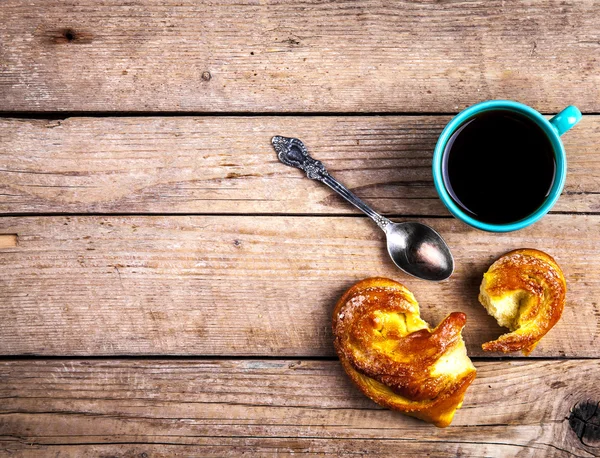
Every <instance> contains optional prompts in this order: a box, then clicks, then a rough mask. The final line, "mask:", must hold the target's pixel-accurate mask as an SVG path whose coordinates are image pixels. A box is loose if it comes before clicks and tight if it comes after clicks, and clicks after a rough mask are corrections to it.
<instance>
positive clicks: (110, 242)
mask: <svg viewBox="0 0 600 458" xmlns="http://www.w3.org/2000/svg"><path fill="white" fill-rule="evenodd" d="M423 221H424V222H425V223H428V224H430V225H432V226H433V227H434V228H436V229H437V230H438V231H440V232H441V234H442V235H443V236H444V237H445V238H446V240H447V241H448V243H449V245H450V247H451V248H452V250H453V253H454V256H455V259H456V271H455V274H454V275H453V277H452V278H451V280H450V281H445V282H442V283H430V282H425V281H422V280H417V279H414V278H409V277H408V276H407V275H405V274H403V273H401V272H400V271H399V270H398V269H397V268H395V267H394V266H393V265H392V263H391V261H390V260H389V259H388V257H387V253H386V249H385V245H384V241H383V233H381V232H380V231H379V229H377V227H376V226H375V225H373V224H372V223H371V222H370V221H369V220H367V219H366V218H354V217H241V218H239V217H235V216H205V217H201V216H197V217H183V216H182V217H158V216H157V217H139V216H138V217H19V218H11V217H5V218H1V219H0V233H8V234H17V235H18V240H19V243H18V246H16V247H12V248H2V249H1V250H0V253H1V256H0V292H1V294H0V335H2V339H0V354H16V355H20V354H39V355H84V356H85V355H127V354H131V355H140V354H152V355H177V354H179V355H274V356H290V357H296V356H300V357H302V356H319V357H320V356H332V355H333V354H334V352H333V346H332V337H331V329H330V326H331V324H330V318H331V312H332V310H333V306H334V304H335V302H336V300H337V299H338V298H339V296H340V295H341V294H342V292H343V291H344V290H345V289H346V288H348V287H349V286H350V285H352V284H353V283H354V282H356V281H358V280H359V279H362V278H365V277H369V276H377V275H380V276H387V277H390V278H394V279H398V280H399V281H401V282H403V283H404V284H405V285H406V286H407V287H408V288H409V289H410V290H411V291H413V292H414V294H415V296H416V298H417V300H418V301H419V302H420V304H421V310H422V316H423V317H424V319H426V320H428V321H429V322H430V323H431V324H434V325H435V324H437V323H438V322H439V321H440V320H441V319H442V318H443V317H444V316H446V315H447V314H448V313H450V312H452V311H463V312H465V313H466V314H467V316H468V322H467V327H466V329H465V332H464V335H465V338H466V341H467V344H468V349H469V352H470V354H471V355H481V354H482V351H481V348H480V345H481V344H482V343H483V342H486V341H489V340H492V339H493V338H495V337H497V336H498V335H500V334H501V333H503V332H505V331H506V330H505V329H504V330H503V329H502V328H500V327H499V326H498V325H497V324H496V322H495V321H494V320H493V319H492V318H491V317H489V316H488V315H487V314H486V312H485V310H484V309H483V307H482V306H481V305H480V304H479V303H478V301H477V295H478V291H479V284H480V282H481V278H482V274H483V272H484V271H485V270H487V268H488V267H489V265H490V264H491V263H492V262H493V261H494V260H495V259H496V257H498V256H499V255H501V254H503V253H505V252H507V251H509V250H512V249H516V248H522V247H534V248H538V249H541V250H543V251H546V252H548V253H550V254H551V255H553V256H554V257H555V258H556V259H557V261H558V263H559V264H560V265H561V267H562V269H563V271H564V273H565V276H566V278H567V282H568V293H567V304H566V307H565V311H564V313H563V317H562V319H561V321H560V322H559V323H558V324H557V325H556V326H555V328H554V329H552V330H551V331H550V332H549V334H548V335H547V336H546V337H545V338H544V339H543V340H542V342H541V343H540V345H539V347H538V348H537V349H536V351H535V352H534V355H535V356H568V357H598V356H600V305H599V303H598V297H597V292H598V291H600V275H598V273H599V272H598V269H599V267H598V266H600V244H599V243H598V238H597V235H598V233H599V232H600V216H593V215H589V216H586V215H548V216H547V217H546V218H544V219H543V220H542V221H540V222H539V223H537V224H535V225H534V226H532V227H530V228H527V229H524V230H522V231H518V232H515V233H508V234H489V233H485V232H481V231H477V230H474V229H470V228H468V227H467V226H465V225H464V224H462V223H460V222H458V221H457V220H454V219H429V220H427V219H426V220H423Z"/></svg>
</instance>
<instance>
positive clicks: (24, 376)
mask: <svg viewBox="0 0 600 458" xmlns="http://www.w3.org/2000/svg"><path fill="white" fill-rule="evenodd" d="M475 364H476V366H477V370H478V374H477V378H476V380H475V382H474V383H473V385H472V386H471V387H470V388H469V390H468V391H467V396H466V398H465V402H464V404H463V407H462V409H461V410H459V411H458V412H457V414H456V416H455V419H454V422H453V423H452V425H451V426H450V427H448V428H446V429H438V428H435V427H433V426H431V425H428V424H426V423H424V422H421V421H419V420H416V419H413V418H409V417H405V416H403V415H401V414H398V413H395V412H391V411H389V410H384V409H381V408H380V407H379V406H377V405H376V404H375V403H373V402H371V401H370V400H369V399H367V398H366V397H364V396H363V395H362V394H361V393H360V392H359V391H358V390H357V389H356V388H355V387H354V386H352V384H351V382H350V381H349V379H348V378H347V377H346V376H345V374H344V373H343V370H342V369H341V366H340V364H339V362H338V361H289V360H288V361H280V360H245V361H222V360H221V361H218V360H215V361H212V360H201V361H198V360H196V361H188V360H175V361H173V360H170V361H169V360H147V361H135V360H117V361H104V360H38V361H3V362H0V399H2V403H0V452H2V451H4V452H5V453H8V454H9V456H12V455H10V453H11V452H12V453H17V456H19V455H18V454H21V453H23V454H25V455H26V456H27V455H28V454H30V455H33V454H35V453H37V454H40V453H44V454H48V455H52V456H91V455H94V456H98V455H103V456H105V455H106V454H113V453H116V455H117V456H126V457H128V456H131V457H133V456H135V457H139V456H147V457H151V456H173V455H174V454H176V453H181V454H183V455H187V456H240V454H242V452H245V453H247V454H248V455H250V456H265V455H267V456H272V455H277V454H284V453H285V454H292V453H294V454H300V455H304V454H307V455H308V454H312V455H314V454H316V453H329V454H342V453H343V454H352V455H354V454H367V453H373V454H376V455H377V456H380V455H385V456H406V455H409V454H411V455H412V456H427V455H429V454H431V455H432V456H519V457H539V456H545V457H563V456H578V457H593V456H598V451H599V449H598V448H597V446H598V444H594V443H589V442H587V440H588V438H587V437H585V436H584V437H583V443H582V442H581V441H580V440H579V439H578V437H577V436H576V434H575V433H574V431H572V430H571V429H570V427H569V421H568V420H567V418H568V417H569V415H570V410H571V408H572V407H573V405H574V404H576V403H578V402H580V401H586V400H588V399H596V400H598V398H599V397H600V385H599V384H598V379H599V377H600V365H599V364H598V362H597V361H593V360H592V361H590V360H571V361H540V360H538V361H499V362H481V361H476V362H475ZM144 454H145V455H144Z"/></svg>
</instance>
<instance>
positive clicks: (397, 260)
mask: <svg viewBox="0 0 600 458" xmlns="http://www.w3.org/2000/svg"><path fill="white" fill-rule="evenodd" d="M385 234H386V237H387V250H388V253H389V255H390V258H392V261H394V264H396V266H398V267H399V268H400V269H402V270H403V271H404V272H406V273H407V274H410V275H412V276H414V277H417V278H422V279H424V280H430V281H441V280H445V279H446V278H448V277H450V275H452V272H453V271H454V258H453V257H452V253H451V252H450V249H449V248H448V245H446V242H444V239H443V238H442V236H441V235H440V234H438V233H437V232H436V231H435V230H433V229H432V228H431V227H429V226H427V225H425V224H421V223H417V222H414V221H411V222H406V223H392V222H390V224H388V225H387V226H386V227H385Z"/></svg>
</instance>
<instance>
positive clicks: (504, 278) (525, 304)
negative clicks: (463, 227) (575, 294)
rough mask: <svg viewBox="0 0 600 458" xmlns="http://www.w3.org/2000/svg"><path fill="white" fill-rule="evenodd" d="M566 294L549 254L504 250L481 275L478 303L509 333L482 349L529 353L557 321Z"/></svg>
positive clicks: (565, 284)
mask: <svg viewBox="0 0 600 458" xmlns="http://www.w3.org/2000/svg"><path fill="white" fill-rule="evenodd" d="M566 293H567V283H566V281H565V277H564V275H563V273H562V270H561V269H560V267H559V266H558V264H557V263H556V261H555V260H554V259H553V258H552V257H551V256H550V255H547V254H546V253H543V252H541V251H538V250H533V249H522V250H515V251H511V252H510V253H506V254H505V255H504V256H502V257H501V258H500V259H498V260H497V261H496V262H495V263H494V264H492V266H491V267H490V268H489V270H488V271H487V272H486V273H485V274H484V275H483V281H482V283H481V289H480V292H479V302H481V304H482V305H483V306H484V307H485V308H486V310H487V311H488V313H489V314H490V315H492V316H493V317H494V318H496V320H497V321H498V324H499V325H500V326H504V327H506V328H508V329H510V330H511V331H512V332H509V333H508V334H504V335H502V336H500V337H499V338H498V339H497V340H494V341H492V342H486V343H484V344H483V345H482V347H483V349H484V350H485V351H502V352H505V353H508V352H512V351H519V350H521V351H522V352H523V353H524V354H525V355H528V354H529V353H531V352H532V351H533V349H534V348H535V346H536V345H537V344H538V342H539V341H540V339H541V338H542V337H544V336H545V335H546V333H547V332H548V331H549V330H550V329H552V326H554V325H555V324H556V322H557V321H558V320H559V318H560V316H561V314H562V311H563V308H564V306H565V295H566Z"/></svg>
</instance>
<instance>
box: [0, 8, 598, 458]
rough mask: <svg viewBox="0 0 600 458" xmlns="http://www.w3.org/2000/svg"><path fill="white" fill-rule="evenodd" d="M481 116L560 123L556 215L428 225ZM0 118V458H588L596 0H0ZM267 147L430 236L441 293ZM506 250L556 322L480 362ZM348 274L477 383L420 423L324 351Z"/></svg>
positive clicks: (437, 215) (593, 349)
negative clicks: (532, 269) (533, 267)
mask: <svg viewBox="0 0 600 458" xmlns="http://www.w3.org/2000/svg"><path fill="white" fill-rule="evenodd" d="M494 98H507V99H515V100H519V101H521V102H524V103H526V104H529V105H531V106H533V107H534V108H536V109H538V110H540V111H541V112H542V113H544V114H548V115H549V114H552V113H556V112H557V111H558V110H560V109H562V108H564V107H565V106H566V105H569V104H574V105H577V106H578V107H579V108H580V109H581V111H582V112H583V113H584V118H583V121H582V122H581V123H580V125H578V126H577V127H576V128H575V129H573V131H571V132H569V133H568V134H567V135H565V137H564V143H565V146H566V149H567V152H568V160H569V166H568V167H569V170H568V178H567V183H566V187H565V190H564V192H563V195H562V197H561V198H560V200H559V202H558V204H557V205H556V207H555V208H554V211H553V212H552V213H551V214H549V215H548V216H546V217H545V218H544V219H543V220H542V221H540V222H539V223H537V224H535V225H534V226H532V227H530V228H527V229H525V230H522V231H519V232H515V233H509V234H489V233H484V232H480V231H477V230H474V229H471V228H469V227H467V226H466V225H464V224H462V223H460V222H459V221H457V220H456V219H454V218H452V217H451V216H450V214H449V213H448V211H447V210H446V209H445V208H444V207H443V205H442V204H441V202H440V200H439V199H438V197H437V195H436V193H435V190H434V187H433V184H432V178H431V171H430V163H431V157H432V151H433V147H434V145H435V142H436V139H437V137H438V135H439V134H440V132H441V130H442V128H443V126H444V125H445V123H447V122H448V120H449V119H450V118H451V117H452V115H453V114H455V113H457V112H458V111H459V110H461V109H462V108H464V107H466V106H469V105H471V104H473V103H475V102H478V101H481V100H486V99H494ZM0 110H2V113H1V116H2V117H1V118H0V212H1V213H2V216H1V218H0V234H1V235H0V354H2V358H1V360H0V454H1V455H3V456H57V457H58V456H60V457H71V456H72V457H83V456H118V457H144V458H146V457H156V456H175V455H177V456H204V457H208V456H240V455H247V456H275V455H287V454H296V455H321V454H332V455H366V454H370V453H372V454H377V455H378V456H385V455H389V456H401V455H409V456H413V457H420V456H426V455H431V456H458V455H460V456H527V457H541V456H578V457H592V456H599V455H600V434H599V433H600V431H599V430H600V427H599V426H595V425H597V424H598V423H599V422H600V412H596V415H595V416H594V415H593V414H594V411H595V410H598V409H597V407H596V406H597V402H598V401H599V400H600V380H599V377H600V276H599V274H600V155H599V154H598V153H599V151H598V145H599V144H600V116H599V114H600V4H599V3H598V2H595V1H593V0H581V1H560V2H559V1H553V0H531V1H528V2H511V1H504V0H502V1H500V0H488V1H483V0H481V1H472V2H471V1H467V2H463V1H452V0H451V1H433V0H431V1H425V0H423V1H418V2H412V1H406V2H385V1H369V0H364V1H360V2H321V1H316V0H307V1H302V2H298V1H291V0H266V1H261V2H255V1H250V0H240V1H239V2H232V1H228V0H216V1H204V2H202V1H191V0H146V1H128V2H124V1H116V0H102V1H94V0H78V1H66V2H63V1H57V0H31V1H27V2H26V1H22V0H3V1H2V4H1V5H0ZM275 134H281V135H288V136H295V137H299V138H301V139H302V140H304V141H305V143H306V144H307V145H308V146H309V148H310V151H311V153H312V154H313V155H314V156H315V157H316V158H317V159H320V160H322V161H323V162H324V163H325V164H326V165H327V166H328V167H329V169H330V170H331V171H332V173H334V174H335V175H336V176H337V177H339V179H340V180H341V181H343V182H344V183H346V184H347V185H348V186H349V187H350V188H352V189H353V190H354V191H355V192H356V194H358V195H359V196H360V197H362V198H364V199H365V200H366V201H368V202H369V203H371V204H372V205H373V206H374V207H375V208H377V209H379V210H382V211H383V212H384V213H385V214H386V215H389V216H390V217H392V218H397V219H399V220H404V219H406V218H408V217H410V218H411V219H416V220H419V221H424V222H426V223H427V224H430V225H432V226H433V227H434V228H436V229H438V230H439V231H440V232H441V233H442V234H443V235H444V237H445V238H446V240H447V241H448V242H449V244H450V246H451V248H452V250H453V252H454V254H455V258H456V261H457V268H456V272H455V274H454V275H453V277H452V279H451V280H450V281H445V282H442V283H439V284H434V283H427V282H424V281H418V280H415V279H413V278H409V277H408V276H406V275H404V274H403V273H401V272H400V271H399V270H397V269H395V268H394V267H393V266H392V264H391V262H390V261H389V260H388V258H387V256H386V252H385V247H384V243H383V238H382V234H381V233H380V232H378V230H377V228H376V227H375V226H374V225H373V224H372V223H371V222H370V221H368V220H367V219H366V218H365V217H362V216H361V215H359V214H357V213H356V211H355V210H354V209H353V208H351V207H350V206H349V205H347V204H346V203H344V202H343V201H341V200H340V199H339V198H338V197H336V196H335V195H332V193H331V192H330V191H329V190H328V189H327V188H325V187H324V186H322V185H319V184H318V183H315V182H311V181H309V180H307V179H306V178H304V177H303V175H302V173H301V172H300V171H298V170H295V169H291V168H288V167H285V166H283V165H282V164H280V163H279V162H278V161H277V158H276V156H275V153H274V151H273V149H272V147H271V145H270V138H271V136H272V135H275ZM511 179H512V180H515V181H517V180H519V179H520V177H519V176H518V173H515V176H514V177H512V178H511ZM520 247H534V248H538V249H541V250H544V251H547V252H549V253H550V254H552V255H553V256H555V257H556V259H557V260H558V262H559V263H560V264H561V266H562V267H563V269H564V272H565V274H566V278H567V281H568V287H569V291H568V296H567V305H566V309H565V311H564V314H563V317H562V319H561V321H560V322H559V323H558V324H557V326H556V327H555V328H554V329H552V331H551V332H550V333H549V334H548V335H547V336H546V337H545V338H544V340H543V341H542V342H541V344H540V345H539V347H538V348H537V349H536V351H535V352H534V353H533V354H532V355H531V356H530V357H528V358H524V357H520V356H519V355H511V356H508V357H502V355H497V354H484V353H483V352H482V351H481V343H482V342H485V341H487V340H491V339H493V338H495V337H496V336H498V335H499V334H501V333H502V332H504V331H503V330H502V329H501V328H500V327H499V326H498V325H497V324H496V323H495V321H494V320H493V319H492V318H491V317H489V316H488V315H487V314H486V312H485V310H484V309H483V308H482V307H481V306H480V305H479V304H478V301H477V292H478V287H479V283H480V280H481V276H482V273H483V272H484V271H485V270H486V269H487V267H488V266H489V265H490V263H491V262H492V261H493V260H494V259H496V258H497V257H498V256H499V255H501V254H502V253H504V252H506V251H508V250H511V249H514V248H520ZM374 275H382V276H388V277H391V278H394V279H397V280H399V281H401V282H402V283H404V284H405V285H406V286H408V287H409V288H410V289H411V290H412V291H413V292H414V293H415V295H416V297H417V299H418V300H419V302H420V304H421V310H422V316H423V317H424V318H425V319H427V320H428V321H429V322H430V323H431V324H436V323H438V322H439V321H440V320H441V319H442V318H443V317H444V316H445V315H446V314H447V313H449V312H451V311H463V312H465V313H466V314H467V316H468V323H467V327H466V329H465V331H464V336H465V339H466V342H467V346H468V351H469V354H470V355H471V357H472V358H473V360H474V363H475V365H476V366H477V369H478V376H477V379H476V380H475V382H474V384H473V385H472V386H471V388H470V389H469V391H468V392H467V396H466V399H465V403H464V406H463V408H462V409H461V410H459V411H458V413H457V415H456V417H455V419H454V422H453V424H452V425H451V426H450V427H448V428H446V429H437V428H435V427H433V426H431V425H428V424H426V423H424V422H421V421H418V420H415V419H411V418H408V417H405V416H402V415H400V414H398V413H394V412H391V411H388V410H384V409H381V408H379V407H378V406H377V405H376V404H374V403H373V402H371V401H370V400H368V399H367V398H365V397H364V396H363V395H362V394H360V393H359V392H358V390H357V389H356V388H354V386H353V385H352V384H351V383H350V382H349V380H348V379H347V377H346V376H345V374H344V373H343V371H342V369H341V367H340V364H339V362H338V360H337V358H336V357H335V353H334V351H333V346H332V336H331V330H330V314H331V311H332V308H333V305H334V303H335V301H336V299H337V298H338V297H339V296H340V294H341V293H342V291H344V290H345V289H346V288H347V287H349V286H350V285H351V284H352V283H353V282H355V281H357V280H359V279H362V278H365V277H368V276H374ZM574 406H578V409H579V410H577V411H576V412H573V413H572V412H571V409H573V408H574ZM582 406H583V410H584V412H583V413H582V411H581V408H582ZM585 409H587V410H585ZM586 412H587V413H586Z"/></svg>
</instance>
